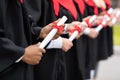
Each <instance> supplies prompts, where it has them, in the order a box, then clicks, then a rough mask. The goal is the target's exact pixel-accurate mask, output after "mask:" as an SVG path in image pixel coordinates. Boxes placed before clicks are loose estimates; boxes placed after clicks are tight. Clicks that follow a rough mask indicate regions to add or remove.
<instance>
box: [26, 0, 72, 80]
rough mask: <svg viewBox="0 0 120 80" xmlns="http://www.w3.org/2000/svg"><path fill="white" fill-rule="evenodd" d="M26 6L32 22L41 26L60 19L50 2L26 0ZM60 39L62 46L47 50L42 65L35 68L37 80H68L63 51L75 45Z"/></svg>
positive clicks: (65, 39)
mask: <svg viewBox="0 0 120 80" xmlns="http://www.w3.org/2000/svg"><path fill="white" fill-rule="evenodd" d="M25 5H26V9H27V12H28V15H29V17H30V18H31V20H32V21H33V22H35V23H36V24H37V25H39V26H44V25H47V24H48V23H50V22H53V21H54V20H56V19H58V18H56V16H55V13H54V11H53V6H52V1H50V0H34V1H33V0H26V1H25ZM61 17H62V16H61ZM61 17H60V18H61ZM60 39H61V40H62V41H61V42H62V46H61V47H59V48H56V47H54V48H51V49H47V50H46V54H44V56H43V57H42V60H41V62H40V64H38V65H36V66H35V67H34V79H35V80H66V78H67V77H66V67H65V66H66V65H65V60H64V59H65V58H64V57H65V56H64V55H65V53H63V51H64V52H66V51H68V50H69V49H70V48H71V47H72V45H73V44H72V42H71V41H69V40H68V39H67V38H62V37H60ZM41 41H42V40H41ZM56 44H60V42H59V41H58V42H57V43H56ZM48 46H49V44H48ZM46 48H47V47H46Z"/></svg>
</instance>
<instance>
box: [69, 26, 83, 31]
mask: <svg viewBox="0 0 120 80" xmlns="http://www.w3.org/2000/svg"><path fill="white" fill-rule="evenodd" d="M81 30H82V29H81V27H79V26H77V25H76V26H74V29H71V30H69V32H71V33H73V32H75V31H78V32H79V33H80V32H81Z"/></svg>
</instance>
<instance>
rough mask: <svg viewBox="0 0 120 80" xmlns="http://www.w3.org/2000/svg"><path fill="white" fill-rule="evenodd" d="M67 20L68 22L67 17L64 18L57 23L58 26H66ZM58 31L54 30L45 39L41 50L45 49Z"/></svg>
mask: <svg viewBox="0 0 120 80" xmlns="http://www.w3.org/2000/svg"><path fill="white" fill-rule="evenodd" d="M66 20H67V17H66V16H63V17H62V18H61V20H60V21H59V22H58V23H57V26H60V25H62V24H64V23H65V21H66ZM57 31H58V29H56V28H54V29H52V30H51V31H50V33H49V34H48V35H47V36H46V37H45V39H44V40H43V41H42V42H41V44H40V46H39V48H44V47H45V46H46V45H47V44H48V43H49V41H50V40H51V39H52V38H53V37H54V35H55V34H56V33H57Z"/></svg>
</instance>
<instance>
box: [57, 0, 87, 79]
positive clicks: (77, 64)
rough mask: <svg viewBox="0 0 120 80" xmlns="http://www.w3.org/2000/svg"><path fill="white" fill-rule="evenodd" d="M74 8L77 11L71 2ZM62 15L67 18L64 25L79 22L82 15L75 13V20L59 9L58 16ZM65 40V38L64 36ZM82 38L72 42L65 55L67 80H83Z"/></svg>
mask: <svg viewBox="0 0 120 80" xmlns="http://www.w3.org/2000/svg"><path fill="white" fill-rule="evenodd" d="M73 3H74V6H75V7H76V10H77V4H76V3H75V2H74V1H73ZM63 15H65V16H67V18H68V20H67V22H66V23H70V22H73V21H81V20H82V15H81V14H80V13H77V19H76V20H75V19H74V17H73V15H72V14H71V13H70V12H69V11H68V10H67V9H66V8H64V7H62V6H61V7H60V12H59V15H58V16H57V17H58V18H59V17H62V16H63ZM64 37H66V38H67V36H64ZM84 39H85V38H84V36H81V37H80V38H79V39H77V40H74V41H73V45H74V46H73V47H72V48H71V49H70V50H69V51H68V52H66V53H65V60H66V63H65V64H66V69H67V80H83V79H84V75H85V74H84V72H85V55H84V53H85V50H86V49H85V47H86V45H85V41H84Z"/></svg>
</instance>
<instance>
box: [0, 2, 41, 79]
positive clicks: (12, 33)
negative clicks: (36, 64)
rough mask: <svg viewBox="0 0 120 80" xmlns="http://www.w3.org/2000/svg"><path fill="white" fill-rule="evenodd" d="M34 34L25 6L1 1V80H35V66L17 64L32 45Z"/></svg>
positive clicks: (22, 63)
mask: <svg viewBox="0 0 120 80" xmlns="http://www.w3.org/2000/svg"><path fill="white" fill-rule="evenodd" d="M39 30H40V29H39ZM32 34H33V35H35V34H34V33H33V31H32V32H31V28H30V25H29V20H28V17H27V15H26V12H25V10H24V6H23V4H20V2H19V0H0V80H33V66H31V65H28V64H26V63H24V62H22V61H20V62H19V63H15V61H16V60H17V59H19V58H20V57H21V56H22V55H23V54H24V51H25V50H24V48H25V47H27V46H28V45H30V44H31V43H32Z"/></svg>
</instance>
